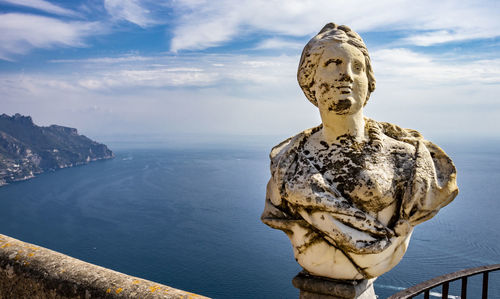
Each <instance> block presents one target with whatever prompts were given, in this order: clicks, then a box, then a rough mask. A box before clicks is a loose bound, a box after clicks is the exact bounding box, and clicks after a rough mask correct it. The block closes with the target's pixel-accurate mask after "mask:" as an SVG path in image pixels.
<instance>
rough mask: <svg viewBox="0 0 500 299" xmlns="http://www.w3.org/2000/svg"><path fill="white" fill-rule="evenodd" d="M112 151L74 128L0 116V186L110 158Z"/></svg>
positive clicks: (15, 116) (4, 115)
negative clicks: (38, 123)
mask: <svg viewBox="0 0 500 299" xmlns="http://www.w3.org/2000/svg"><path fill="white" fill-rule="evenodd" d="M113 157H114V154H113V152H112V151H111V150H110V149H108V147H107V146H106V145H104V144H101V143H97V142H95V141H93V140H91V139H89V138H87V137H86V136H84V135H79V134H78V131H77V130H76V129H74V128H68V127H62V126H58V125H51V126H48V127H39V126H37V125H35V124H34V123H33V120H32V119H31V117H30V116H23V115H20V114H18V113H16V114H15V115H13V116H9V115H7V114H2V115H0V186H3V185H6V184H9V183H12V182H16V181H22V180H27V179H30V178H33V177H34V176H35V175H36V174H39V173H42V172H44V171H48V170H56V169H59V168H66V167H72V166H76V165H81V164H86V163H89V162H91V161H96V160H102V159H111V158H113Z"/></svg>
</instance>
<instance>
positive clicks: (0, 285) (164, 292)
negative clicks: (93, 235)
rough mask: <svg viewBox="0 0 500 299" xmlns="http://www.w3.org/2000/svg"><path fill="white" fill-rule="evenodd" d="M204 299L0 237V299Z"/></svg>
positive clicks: (3, 236)
mask: <svg viewBox="0 0 500 299" xmlns="http://www.w3.org/2000/svg"><path fill="white" fill-rule="evenodd" d="M11 298H44V299H45V298H47V299H55V298H57V299H59V298H61V299H62V298H85V299H89V298H144V299H146V298H151V299H152V298H184V299H188V298H193V299H194V298H207V297H204V296H200V295H196V294H193V293H189V292H185V291H181V290H177V289H174V288H171V287H168V286H165V285H162V284H159V283H155V282H152V281H148V280H144V279H141V278H137V277H132V276H129V275H126V274H122V273H119V272H116V271H113V270H110V269H106V268H103V267H99V266H96V265H92V264H89V263H86V262H83V261H80V260H77V259H74V258H72V257H69V256H67V255H64V254H61V253H58V252H55V251H52V250H49V249H45V248H42V247H39V246H36V245H33V244H29V243H25V242H22V241H19V240H16V239H13V238H10V237H8V236H5V235H1V234H0V299H11Z"/></svg>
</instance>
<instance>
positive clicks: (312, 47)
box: [297, 23, 375, 106]
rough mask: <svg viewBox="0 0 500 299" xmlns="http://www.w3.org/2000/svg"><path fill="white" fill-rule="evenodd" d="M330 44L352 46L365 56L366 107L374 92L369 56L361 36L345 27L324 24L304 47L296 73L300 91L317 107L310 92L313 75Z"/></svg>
mask: <svg viewBox="0 0 500 299" xmlns="http://www.w3.org/2000/svg"><path fill="white" fill-rule="evenodd" d="M332 42H337V43H339V42H340V43H348V44H350V45H353V46H354V47H356V48H357V49H358V50H360V51H361V53H363V56H365V65H366V71H365V73H366V76H367V77H368V93H367V95H366V100H365V103H364V105H366V103H367V102H368V99H369V98H370V94H371V93H372V92H373V91H374V90H375V76H374V74H373V69H372V65H371V61H370V56H369V55H368V49H367V48H366V45H365V43H364V42H363V39H361V36H359V34H357V33H356V32H354V31H353V30H351V28H349V27H347V26H345V25H341V26H337V25H336V24H335V23H328V24H326V25H325V27H323V29H321V31H320V32H319V33H318V34H317V35H316V36H315V37H313V38H312V39H311V40H310V41H309V42H308V43H307V45H306V46H305V47H304V50H303V51H302V57H301V58H300V63H299V70H298V71H297V80H298V81H299V85H300V87H301V88H302V91H304V94H305V95H306V97H307V98H308V99H309V101H311V103H313V104H314V105H315V106H318V102H317V100H316V95H315V92H314V90H311V87H312V86H313V85H314V75H315V74H316V68H317V66H318V63H319V59H320V58H321V55H323V52H324V50H325V48H326V47H328V45H329V44H330V43H332Z"/></svg>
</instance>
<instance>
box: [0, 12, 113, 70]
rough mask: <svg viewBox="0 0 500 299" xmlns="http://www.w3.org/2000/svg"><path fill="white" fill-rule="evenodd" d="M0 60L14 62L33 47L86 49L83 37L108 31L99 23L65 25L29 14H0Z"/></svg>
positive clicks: (69, 23)
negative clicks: (17, 56)
mask: <svg viewBox="0 0 500 299" xmlns="http://www.w3.org/2000/svg"><path fill="white" fill-rule="evenodd" d="M0 32H1V33H2V34H1V35H0V59H4V60H13V59H15V56H16V55H18V54H26V53H28V52H29V51H30V50H32V49H33V48H46V49H47V48H53V47H56V46H63V47H68V46H71V47H83V46H85V45H86V44H85V41H84V38H85V37H87V36H89V35H93V34H97V33H98V32H99V33H101V34H102V33H104V32H105V30H104V28H102V26H101V25H100V24H99V23H96V22H65V21H61V20H58V19H54V18H49V17H43V16H36V15H30V14H20V13H7V14H1V15H0Z"/></svg>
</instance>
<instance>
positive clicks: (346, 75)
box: [339, 71, 353, 83]
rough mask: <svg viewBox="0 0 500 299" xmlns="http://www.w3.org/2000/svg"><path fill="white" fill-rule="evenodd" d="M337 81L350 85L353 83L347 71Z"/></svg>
mask: <svg viewBox="0 0 500 299" xmlns="http://www.w3.org/2000/svg"><path fill="white" fill-rule="evenodd" d="M339 81H346V82H349V83H352V82H353V80H352V74H351V73H350V72H349V71H347V72H345V73H344V74H342V76H341V77H340V80H339Z"/></svg>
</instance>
